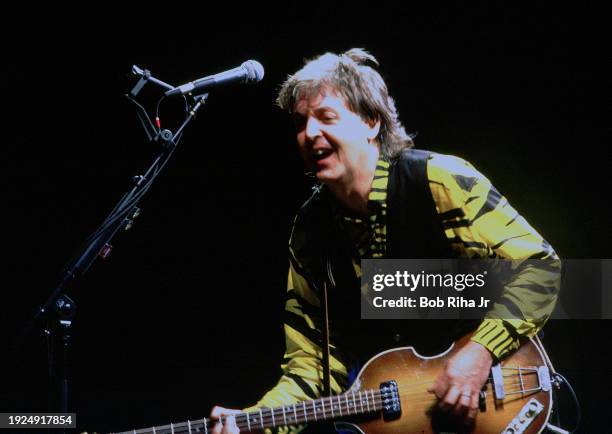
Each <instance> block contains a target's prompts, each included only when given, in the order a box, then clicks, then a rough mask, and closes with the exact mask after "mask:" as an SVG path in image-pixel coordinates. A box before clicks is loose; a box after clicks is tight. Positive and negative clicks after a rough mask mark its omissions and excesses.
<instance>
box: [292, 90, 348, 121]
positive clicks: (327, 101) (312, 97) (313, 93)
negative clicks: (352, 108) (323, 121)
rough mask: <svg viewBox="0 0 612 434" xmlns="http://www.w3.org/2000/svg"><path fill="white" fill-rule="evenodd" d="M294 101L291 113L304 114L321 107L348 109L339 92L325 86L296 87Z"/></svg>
mask: <svg viewBox="0 0 612 434" xmlns="http://www.w3.org/2000/svg"><path fill="white" fill-rule="evenodd" d="M294 101H295V103H294V104H293V113H299V114H304V113H306V112H308V111H309V110H314V109H316V108H318V107H320V106H322V105H330V106H332V107H334V106H338V107H344V108H348V104H347V102H346V100H345V99H344V97H343V96H342V95H341V94H340V92H338V91H337V90H336V89H334V88H333V87H331V86H329V85H325V84H319V85H310V86H301V87H299V88H297V87H296V89H295V91H294Z"/></svg>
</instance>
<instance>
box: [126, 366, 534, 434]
mask: <svg viewBox="0 0 612 434" xmlns="http://www.w3.org/2000/svg"><path fill="white" fill-rule="evenodd" d="M507 369H519V370H523V369H524V370H527V369H533V368H507ZM535 373H536V372H527V373H525V374H522V375H523V377H524V376H525V375H529V374H535ZM520 375H521V374H510V375H504V376H503V377H505V378H509V377H519V376H520ZM491 379H492V378H491V377H489V378H488V380H491ZM428 383H429V384H433V381H431V380H427V381H422V382H417V383H411V384H410V385H409V386H403V387H402V390H405V389H406V388H407V387H414V386H417V385H422V384H428ZM516 385H524V383H523V384H521V383H520V382H519V383H510V384H506V383H504V386H508V387H511V386H516ZM517 392H518V393H527V394H532V393H536V392H537V391H531V392H525V391H524V390H521V389H519V390H516V391H508V393H517ZM361 393H366V392H361ZM386 393H390V392H386ZM383 395H385V392H381V391H374V392H373V393H372V394H371V395H370V394H368V398H369V397H370V396H372V397H373V398H378V399H382V397H383ZM397 395H399V396H402V397H406V396H411V395H412V396H418V395H427V399H426V400H425V401H426V404H427V405H429V404H430V403H431V402H432V401H435V397H434V396H432V395H433V394H432V393H431V392H428V391H427V390H425V391H413V392H400V393H399V394H397ZM345 396H346V395H334V396H333V397H326V398H325V399H328V400H330V403H332V405H336V404H334V403H333V401H331V400H332V399H333V398H337V397H340V398H342V397H345ZM312 402H313V401H309V402H308V403H307V404H306V405H307V406H308V405H309V403H312ZM340 402H341V403H342V406H341V408H342V409H344V408H346V410H347V411H346V413H347V416H348V415H350V406H345V403H344V402H343V400H342V399H340ZM350 402H351V403H353V400H352V399H350ZM355 402H357V400H355ZM362 403H363V397H361V401H359V403H358V404H354V403H353V408H355V406H361V404H362ZM319 404H320V401H319ZM414 404H415V402H414V401H411V405H414ZM297 405H298V404H296V410H297V409H298V408H297ZM372 405H373V406H376V405H382V401H376V400H375V402H374V403H372ZM286 407H288V408H290V410H286V411H288V413H290V414H289V420H291V419H292V418H295V415H294V414H291V413H293V411H292V410H291V408H292V407H293V405H287V406H286ZM317 408H318V407H317ZM262 410H263V411H264V412H266V413H269V414H266V415H264V418H263V420H264V425H266V424H268V423H272V421H273V418H272V412H271V409H270V408H267V409H262ZM274 411H275V412H281V411H282V409H280V408H279V409H275V410H274ZM300 411H301V412H302V415H301V417H304V413H303V410H301V409H300ZM329 411H330V412H331V413H333V411H331V407H330V410H329ZM375 411H380V409H377V410H375ZM358 413H359V414H367V413H368V412H367V411H366V412H364V411H358ZM249 414H250V413H249ZM255 414H257V412H255ZM246 415H247V413H239V414H238V415H237V416H238V417H241V418H246V417H247V416H246ZM338 416H340V415H338ZM255 417H256V416H255ZM281 417H282V415H281V414H279V415H276V414H275V415H274V421H276V419H278V418H281ZM312 418H314V413H313V414H312ZM312 418H311V420H312ZM204 420H205V421H206V422H205V423H206V424H207V425H208V426H209V427H212V426H214V424H216V423H217V422H218V421H217V420H212V419H204ZM283 422H284V418H283ZM302 422H306V420H304V421H298V422H295V423H302ZM253 423H255V422H253ZM241 424H243V425H244V427H243V428H247V424H246V421H245V422H241ZM257 424H258V425H259V424H260V422H257ZM185 426H186V425H185ZM181 428H182V426H181V425H180V424H177V425H175V426H174V432H175V434H178V433H179V432H181V431H177V429H181ZM144 429H147V428H144ZM164 429H166V428H161V427H160V428H156V432H157V433H158V434H161V433H162V431H163V430H164ZM211 429H212V428H211ZM241 429H242V428H241ZM127 432H128V433H131V432H133V431H127ZM136 432H137V433H138V432H139V431H136ZM140 432H141V433H142V431H140ZM149 432H151V433H152V431H149ZM168 432H171V431H168ZM183 432H188V431H183Z"/></svg>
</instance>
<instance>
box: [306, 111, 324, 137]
mask: <svg viewBox="0 0 612 434" xmlns="http://www.w3.org/2000/svg"><path fill="white" fill-rule="evenodd" d="M305 133H306V138H307V139H308V140H309V141H314V139H316V138H317V137H319V136H320V135H321V124H320V123H319V121H318V120H317V118H315V117H314V116H309V117H308V120H307V121H306V129H305Z"/></svg>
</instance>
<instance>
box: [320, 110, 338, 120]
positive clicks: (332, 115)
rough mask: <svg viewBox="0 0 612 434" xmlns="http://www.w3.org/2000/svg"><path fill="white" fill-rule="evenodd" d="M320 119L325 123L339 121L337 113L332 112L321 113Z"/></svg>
mask: <svg viewBox="0 0 612 434" xmlns="http://www.w3.org/2000/svg"><path fill="white" fill-rule="evenodd" d="M319 118H320V119H321V120H322V121H323V122H333V121H335V120H336V119H338V115H337V114H336V113H334V112H331V111H325V112H323V113H321V115H320V116H319Z"/></svg>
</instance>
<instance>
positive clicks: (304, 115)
mask: <svg viewBox="0 0 612 434" xmlns="http://www.w3.org/2000/svg"><path fill="white" fill-rule="evenodd" d="M293 117H294V121H295V126H296V131H297V142H298V145H299V150H300V154H301V156H302V158H303V159H304V162H305V164H306V167H307V168H308V169H309V170H311V171H313V172H314V173H315V175H316V177H317V179H319V180H320V181H322V182H324V183H326V184H344V185H345V186H350V184H351V182H353V181H354V179H355V178H356V177H358V176H359V175H360V174H362V173H363V172H364V171H365V169H366V168H367V167H368V164H367V163H368V162H369V161H372V159H374V161H376V160H377V159H378V146H377V145H376V143H375V141H374V138H375V137H376V135H377V134H378V130H379V127H380V123H379V122H376V123H373V124H372V125H370V124H368V123H367V122H365V121H364V120H363V119H361V117H360V116H359V115H358V114H356V113H354V112H352V111H351V110H350V109H349V108H348V106H347V104H346V102H345V100H344V98H343V97H341V96H339V95H337V94H336V93H335V92H334V91H333V90H331V89H329V88H326V89H323V90H322V91H321V92H319V93H318V94H314V95H310V96H306V97H303V98H301V99H298V101H297V102H296V103H295V107H294V114H293Z"/></svg>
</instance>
